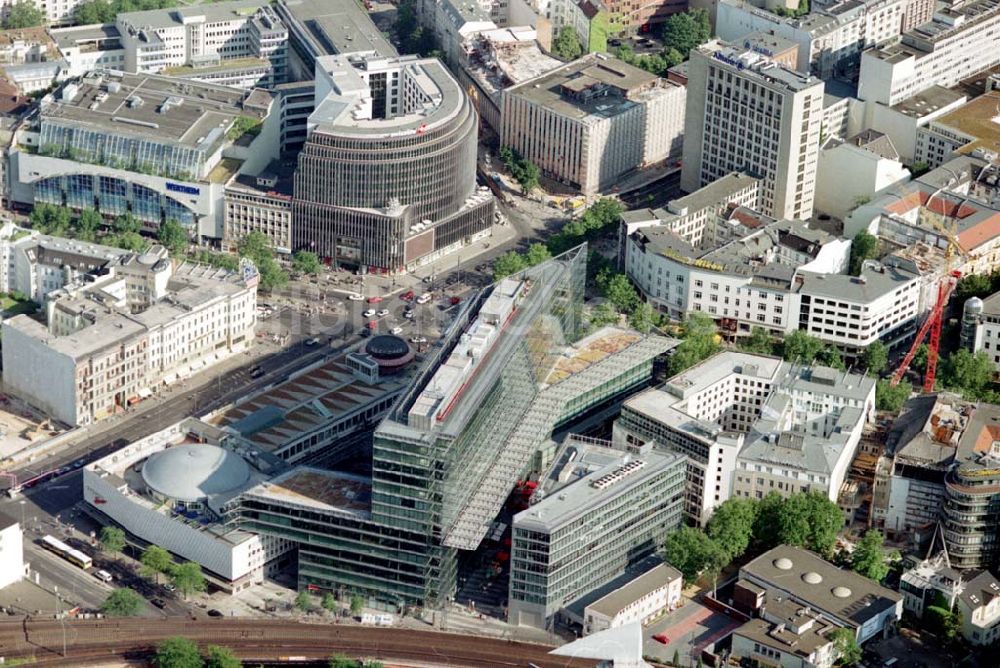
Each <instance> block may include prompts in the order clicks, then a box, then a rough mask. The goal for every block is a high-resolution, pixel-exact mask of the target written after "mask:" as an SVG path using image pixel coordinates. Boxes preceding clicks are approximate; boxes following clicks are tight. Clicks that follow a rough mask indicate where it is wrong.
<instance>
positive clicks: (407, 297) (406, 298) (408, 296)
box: [399, 290, 416, 302]
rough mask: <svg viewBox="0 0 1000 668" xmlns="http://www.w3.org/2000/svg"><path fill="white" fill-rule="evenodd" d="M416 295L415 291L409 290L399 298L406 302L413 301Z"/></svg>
mask: <svg viewBox="0 0 1000 668" xmlns="http://www.w3.org/2000/svg"><path fill="white" fill-rule="evenodd" d="M415 296H416V295H414V294H413V290H408V291H406V292H404V293H403V294H401V295H400V296H399V298H400V299H402V300H403V301H404V302H408V301H413V298H414V297H415Z"/></svg>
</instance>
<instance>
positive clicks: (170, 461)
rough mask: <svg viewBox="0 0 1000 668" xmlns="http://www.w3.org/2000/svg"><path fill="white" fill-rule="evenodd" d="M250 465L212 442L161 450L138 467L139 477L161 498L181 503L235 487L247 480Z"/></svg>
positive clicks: (193, 502) (195, 502)
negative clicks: (140, 473)
mask: <svg viewBox="0 0 1000 668" xmlns="http://www.w3.org/2000/svg"><path fill="white" fill-rule="evenodd" d="M250 477H251V470H250V466H249V465H248V464H247V463H246V462H245V461H244V460H243V458H242V457H240V456H239V455H237V454H236V453H234V452H230V451H229V450H226V449H224V448H220V447H218V446H215V445H201V444H186V445H179V446H175V447H172V448H168V449H166V450H161V451H160V452H157V453H155V454H153V455H151V456H150V457H149V459H147V460H146V463H145V464H144V465H143V467H142V479H143V480H144V481H145V483H146V486H147V487H148V488H149V491H150V493H151V494H152V495H153V496H155V497H156V498H158V499H160V500H161V501H167V502H173V503H177V504H180V505H184V506H193V505H199V504H201V503H203V502H205V501H206V500H207V499H208V498H210V497H213V496H217V495H219V494H227V493H230V492H234V491H236V490H238V489H239V488H240V487H242V486H244V485H245V484H246V483H247V482H249V481H250Z"/></svg>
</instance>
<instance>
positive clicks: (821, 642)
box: [732, 583, 839, 668]
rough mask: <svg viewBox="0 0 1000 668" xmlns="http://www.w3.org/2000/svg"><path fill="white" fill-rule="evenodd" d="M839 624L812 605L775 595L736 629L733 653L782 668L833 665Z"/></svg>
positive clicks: (746, 658) (817, 667)
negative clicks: (753, 617)
mask: <svg viewBox="0 0 1000 668" xmlns="http://www.w3.org/2000/svg"><path fill="white" fill-rule="evenodd" d="M745 584H746V583H744V585H745ZM837 628H839V627H838V626H837V625H836V624H834V623H833V622H831V621H830V620H827V619H824V618H823V617H822V615H819V614H817V613H815V612H813V611H812V610H811V609H810V608H809V607H803V606H802V605H801V604H797V603H795V602H794V601H791V600H787V599H782V598H781V597H778V596H776V597H774V600H771V601H768V602H767V604H766V605H764V606H762V607H761V609H760V617H758V618H755V619H751V620H750V621H748V622H746V623H745V624H743V625H742V626H740V627H739V628H737V629H736V630H735V631H733V635H732V657H733V658H739V659H744V660H749V661H756V662H757V663H758V664H762V665H776V666H781V667H782V668H832V667H833V665H834V664H835V662H836V660H837V658H838V652H837V649H836V647H835V645H834V641H833V637H832V633H833V631H834V630H836V629H837Z"/></svg>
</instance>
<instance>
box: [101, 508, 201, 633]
mask: <svg viewBox="0 0 1000 668" xmlns="http://www.w3.org/2000/svg"><path fill="white" fill-rule="evenodd" d="M98 543H99V545H100V547H101V550H102V551H103V552H106V553H108V554H111V555H114V556H116V557H117V555H119V554H121V553H122V552H124V550H125V532H124V531H123V530H122V529H120V528H118V527H115V526H106V527H103V528H102V529H101V534H100V536H99V538H98ZM139 562H140V563H141V564H142V570H141V573H142V575H143V576H144V577H153V578H155V581H156V583H157V584H159V582H160V575H166V576H167V577H168V578H170V581H171V583H173V585H174V586H175V587H176V588H177V591H179V592H180V593H181V594H183V595H184V597H185V598H186V597H187V596H189V595H190V594H193V593H195V592H199V591H205V576H204V575H203V574H202V572H201V566H199V565H198V564H196V563H194V562H191V561H187V562H184V563H180V564H175V563H174V560H173V557H171V556H170V553H169V552H167V551H166V550H165V549H163V548H162V547H159V546H158V545H150V546H149V547H148V548H147V549H146V550H145V551H144V552H143V553H142V557H141V558H140V559H139ZM133 596H134V597H135V600H133V598H132V597H133ZM133 603H134V605H133ZM105 605H106V606H107V609H105V610H104V611H105V612H106V613H107V614H109V615H113V616H118V617H130V616H133V615H134V614H135V613H136V612H137V611H138V610H139V608H140V606H141V599H138V594H136V593H135V592H134V591H132V590H131V589H118V590H116V591H115V592H112V594H111V596H109V597H108V600H107V601H105Z"/></svg>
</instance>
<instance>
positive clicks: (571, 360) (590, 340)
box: [543, 326, 644, 385]
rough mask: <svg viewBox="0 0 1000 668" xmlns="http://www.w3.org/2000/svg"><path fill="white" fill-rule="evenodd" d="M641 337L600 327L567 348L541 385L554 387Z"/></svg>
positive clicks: (625, 331) (633, 331)
mask: <svg viewBox="0 0 1000 668" xmlns="http://www.w3.org/2000/svg"><path fill="white" fill-rule="evenodd" d="M643 338H644V337H643V335H642V334H640V333H639V332H636V331H635V330H626V329H619V328H618V327H610V326H609V327H602V328H601V329H599V330H597V331H596V332H594V333H593V334H591V335H589V336H587V337H586V338H583V339H581V340H580V341H577V342H576V343H574V344H573V345H572V346H569V347H568V348H567V349H566V351H565V354H564V355H563V356H562V357H560V358H558V359H557V360H556V363H555V365H554V366H553V367H552V368H551V369H550V371H549V374H548V375H547V376H546V377H545V380H544V381H543V384H545V385H554V384H555V383H558V382H560V381H562V380H565V379H566V378H569V377H571V376H574V375H576V374H578V373H580V372H582V371H584V370H585V369H587V368H589V367H590V366H592V365H594V364H596V363H598V362H600V361H601V360H603V359H606V358H607V357H609V356H611V355H613V354H615V353H618V352H621V351H622V350H625V349H626V348H628V347H629V346H631V345H632V344H634V343H638V342H639V341H641V340H643Z"/></svg>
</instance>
